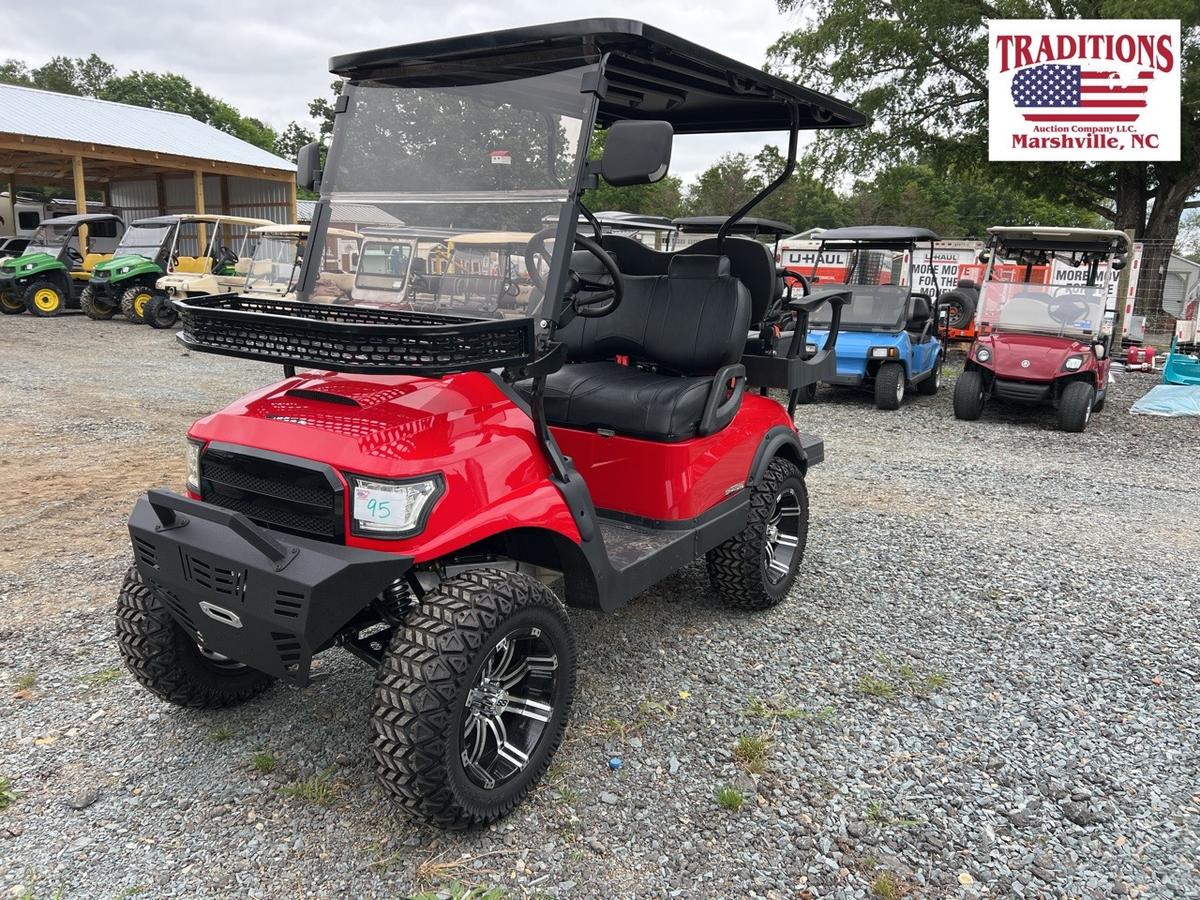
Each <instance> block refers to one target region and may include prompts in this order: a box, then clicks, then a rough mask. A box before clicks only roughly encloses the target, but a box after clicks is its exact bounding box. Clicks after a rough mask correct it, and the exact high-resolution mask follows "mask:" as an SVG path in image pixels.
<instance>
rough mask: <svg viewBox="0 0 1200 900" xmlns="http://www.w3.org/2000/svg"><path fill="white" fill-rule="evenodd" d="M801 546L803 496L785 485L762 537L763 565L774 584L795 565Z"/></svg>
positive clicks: (768, 577) (788, 573)
mask: <svg viewBox="0 0 1200 900" xmlns="http://www.w3.org/2000/svg"><path fill="white" fill-rule="evenodd" d="M799 548H800V498H799V497H798V496H797V495H796V491H795V489H794V488H790V487H789V488H785V489H784V490H783V491H781V492H780V494H779V496H777V497H776V498H775V503H774V505H773V507H772V509H771V517H770V518H769V519H768V520H767V533H766V535H765V540H764V541H763V568H764V570H765V571H766V575H767V580H768V581H769V582H770V583H771V584H779V583H780V582H781V581H783V580H784V579H785V578H787V577H788V576H789V575H790V574H791V573H792V569H793V568H794V567H795V565H796V553H797V551H798V550H799Z"/></svg>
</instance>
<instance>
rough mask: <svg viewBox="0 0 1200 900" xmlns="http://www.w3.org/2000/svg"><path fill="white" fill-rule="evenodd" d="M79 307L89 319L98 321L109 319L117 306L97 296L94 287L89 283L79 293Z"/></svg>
mask: <svg viewBox="0 0 1200 900" xmlns="http://www.w3.org/2000/svg"><path fill="white" fill-rule="evenodd" d="M79 308H80V309H82V310H83V314H84V315H85V316H87V317H88V318H89V319H95V320H96V321H98V322H102V321H104V320H105V319H111V318H112V317H113V314H114V313H115V312H116V311H117V308H116V307H115V306H114V305H113V304H111V303H109V302H108V301H107V300H102V299H100V298H99V297H97V296H96V289H95V288H94V287H92V286H91V285H90V284H89V285H88V286H87V287H85V288H84V289H83V293H82V294H80V295H79Z"/></svg>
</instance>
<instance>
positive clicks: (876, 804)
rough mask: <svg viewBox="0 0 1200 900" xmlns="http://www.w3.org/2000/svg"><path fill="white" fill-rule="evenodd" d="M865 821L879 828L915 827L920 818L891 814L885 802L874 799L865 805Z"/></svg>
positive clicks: (919, 822) (918, 823)
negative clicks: (868, 804)
mask: <svg viewBox="0 0 1200 900" xmlns="http://www.w3.org/2000/svg"><path fill="white" fill-rule="evenodd" d="M867 821H868V822H870V823H871V824H872V825H878V826H879V827H880V828H915V827H916V826H918V825H920V824H921V820H920V819H913V818H910V817H908V816H893V815H892V814H891V813H890V812H888V810H887V804H885V803H884V802H883V801H882V800H875V801H873V802H872V803H871V805H870V806H868V807H867Z"/></svg>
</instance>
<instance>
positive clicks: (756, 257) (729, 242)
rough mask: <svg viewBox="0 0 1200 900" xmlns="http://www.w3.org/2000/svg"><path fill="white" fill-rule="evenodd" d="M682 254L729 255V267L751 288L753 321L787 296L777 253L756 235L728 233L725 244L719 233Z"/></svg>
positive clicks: (695, 244)
mask: <svg viewBox="0 0 1200 900" xmlns="http://www.w3.org/2000/svg"><path fill="white" fill-rule="evenodd" d="M679 253H680V254H681V255H682V254H693V253H699V254H706V255H712V254H716V253H720V254H721V255H723V256H727V257H728V258H729V271H730V272H731V273H732V275H733V277H734V278H736V279H737V280H738V281H740V282H741V283H742V284H744V285H745V286H746V290H748V291H749V292H750V321H751V322H752V323H754V324H758V323H759V322H761V321H762V320H763V318H764V317H765V316H766V313H767V310H768V309H770V308H771V305H772V304H773V303H775V301H777V300H778V299H779V298H780V297H782V296H783V281H782V280H781V279H780V278H779V277H778V273H777V272H776V270H775V256H774V254H773V253H771V248H770V247H768V246H767V245H766V244H764V243H763V242H762V241H756V240H754V239H753V238H745V237H728V238H726V239H725V246H724V247H721V246H720V244H719V242H718V241H717V239H716V238H715V237H712V238H705V239H704V240H702V241H697V242H696V243H694V244H692V246H690V247H685V248H684V249H682V250H680V251H679Z"/></svg>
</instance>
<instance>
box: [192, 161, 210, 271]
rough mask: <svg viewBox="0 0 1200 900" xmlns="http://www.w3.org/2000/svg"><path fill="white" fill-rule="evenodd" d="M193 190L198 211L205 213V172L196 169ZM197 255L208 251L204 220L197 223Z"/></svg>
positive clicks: (206, 230)
mask: <svg viewBox="0 0 1200 900" xmlns="http://www.w3.org/2000/svg"><path fill="white" fill-rule="evenodd" d="M192 192H193V194H194V195H195V204H196V213H197V214H198V215H201V216H202V215H204V214H205V212H207V210H206V209H205V208H204V173H203V172H202V171H201V170H200V169H196V171H194V172H193V173H192ZM196 243H197V245H198V246H197V247H196V255H197V256H204V254H206V253H207V252H208V227H207V226H206V225H205V224H204V223H203V222H197V223H196Z"/></svg>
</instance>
